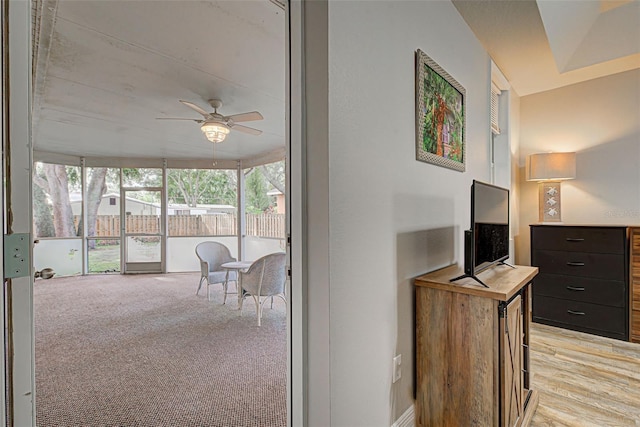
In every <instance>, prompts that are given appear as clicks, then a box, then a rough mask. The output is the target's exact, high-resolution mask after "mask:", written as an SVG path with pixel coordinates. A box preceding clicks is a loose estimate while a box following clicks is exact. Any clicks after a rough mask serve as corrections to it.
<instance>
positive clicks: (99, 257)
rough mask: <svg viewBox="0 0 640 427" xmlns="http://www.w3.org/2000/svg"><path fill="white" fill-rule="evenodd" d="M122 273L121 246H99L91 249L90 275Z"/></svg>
mask: <svg viewBox="0 0 640 427" xmlns="http://www.w3.org/2000/svg"><path fill="white" fill-rule="evenodd" d="M119 271H120V244H117V245H99V244H97V245H96V247H95V249H89V273H117V272H119Z"/></svg>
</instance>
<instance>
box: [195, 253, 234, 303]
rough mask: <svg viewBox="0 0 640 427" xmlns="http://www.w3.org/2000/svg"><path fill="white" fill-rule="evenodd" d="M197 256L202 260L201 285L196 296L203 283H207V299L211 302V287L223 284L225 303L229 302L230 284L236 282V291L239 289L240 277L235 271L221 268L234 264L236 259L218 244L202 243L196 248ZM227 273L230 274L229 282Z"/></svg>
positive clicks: (199, 284)
mask: <svg viewBox="0 0 640 427" xmlns="http://www.w3.org/2000/svg"><path fill="white" fill-rule="evenodd" d="M196 255H197V256H198V259H199V260H200V283H198V290H197V291H196V295H198V293H199V292H200V288H201V287H202V282H204V281H206V282H207V299H208V300H209V301H211V296H210V293H209V286H211V285H213V284H215V283H222V288H223V290H224V301H223V302H222V303H223V304H225V303H226V302H227V288H228V282H229V281H234V282H236V290H237V289H238V275H237V273H236V272H235V271H227V270H226V269H224V268H222V267H220V266H221V265H222V264H224V263H226V262H233V261H235V260H236V259H235V258H233V257H232V256H231V252H230V251H229V248H227V247H226V246H225V245H223V244H222V243H218V242H202V243H200V244H198V246H196ZM227 273H228V274H229V277H228V280H227Z"/></svg>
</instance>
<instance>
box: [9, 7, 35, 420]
mask: <svg viewBox="0 0 640 427" xmlns="http://www.w3.org/2000/svg"><path fill="white" fill-rule="evenodd" d="M2 8H3V12H2V13H3V23H2V24H3V25H2V31H3V52H2V53H3V56H2V64H3V90H2V92H3V153H2V156H3V163H4V166H5V170H4V171H5V178H6V180H5V184H4V191H5V197H4V203H5V206H4V209H3V222H4V225H5V230H4V232H5V233H7V234H14V233H23V234H26V235H27V236H28V239H29V241H28V245H27V246H28V248H27V249H26V250H25V251H24V252H25V253H24V255H25V256H26V258H25V261H26V262H28V268H27V270H28V272H27V274H26V276H21V277H17V278H12V279H5V281H4V283H5V296H6V298H5V310H6V315H7V317H6V319H7V325H5V326H6V328H7V331H8V336H7V337H6V347H5V351H6V355H7V357H6V359H7V363H6V365H5V369H6V373H5V374H6V378H5V381H6V382H5V386H6V390H8V391H7V394H6V395H5V399H4V404H5V405H6V414H7V418H6V419H7V420H8V424H9V425H16V426H33V425H35V394H34V393H35V357H34V354H35V340H34V319H33V268H32V265H33V264H32V259H33V234H32V221H31V218H32V195H31V182H32V168H33V162H32V154H33V150H32V145H31V94H32V87H31V84H32V81H31V77H32V68H31V67H32V64H31V60H32V52H31V51H32V48H31V0H23V1H5V2H2ZM12 95H13V96H12ZM5 127H6V128H5ZM25 190H26V191H25ZM3 256H4V250H3ZM3 277H4V274H3ZM3 329H4V328H3ZM3 421H4V419H3Z"/></svg>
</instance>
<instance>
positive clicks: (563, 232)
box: [531, 226, 627, 254]
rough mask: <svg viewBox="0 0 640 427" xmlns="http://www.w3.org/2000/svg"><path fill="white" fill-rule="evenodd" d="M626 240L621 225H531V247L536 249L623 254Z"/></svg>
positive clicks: (624, 231)
mask: <svg viewBox="0 0 640 427" xmlns="http://www.w3.org/2000/svg"><path fill="white" fill-rule="evenodd" d="M626 240H627V230H626V228H622V227H620V228H618V227H559V226H533V227H531V247H532V248H536V249H548V250H554V251H571V252H597V253H607V254H624V253H625V246H626Z"/></svg>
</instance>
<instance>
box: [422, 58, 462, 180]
mask: <svg viewBox="0 0 640 427" xmlns="http://www.w3.org/2000/svg"><path fill="white" fill-rule="evenodd" d="M415 64H416V88H415V91H416V160H419V161H421V162H426V163H432V164H435V165H438V166H442V167H446V168H449V169H453V170H456V171H459V172H464V171H465V163H466V117H465V116H466V91H465V89H464V87H463V86H462V85H461V84H460V83H458V81H457V80H456V79H454V78H453V77H451V75H449V73H447V72H446V71H445V70H444V69H443V68H442V67H440V66H439V65H438V64H437V63H436V62H435V61H434V60H433V59H431V58H430V57H429V56H428V55H427V54H426V53H424V52H423V51H421V50H420V49H418V50H417V51H416V60H415Z"/></svg>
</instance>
